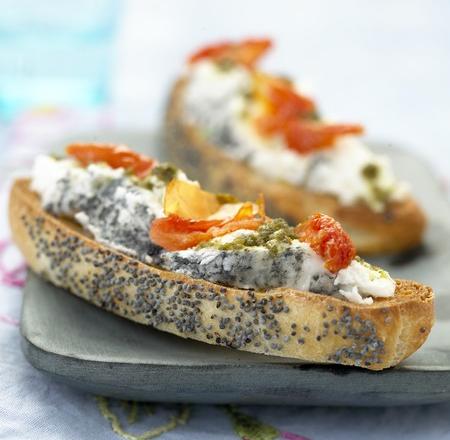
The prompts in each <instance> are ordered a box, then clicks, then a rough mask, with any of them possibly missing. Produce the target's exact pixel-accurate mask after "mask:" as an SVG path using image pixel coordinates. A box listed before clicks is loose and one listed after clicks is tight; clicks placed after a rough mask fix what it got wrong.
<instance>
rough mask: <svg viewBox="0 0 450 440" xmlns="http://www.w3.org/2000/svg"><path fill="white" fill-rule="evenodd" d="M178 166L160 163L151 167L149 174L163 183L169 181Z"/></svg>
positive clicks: (174, 174)
mask: <svg viewBox="0 0 450 440" xmlns="http://www.w3.org/2000/svg"><path fill="white" fill-rule="evenodd" d="M177 171H178V168H177V167H175V166H174V165H172V164H170V163H161V164H159V165H157V166H156V167H155V168H153V169H152V171H151V173H150V175H151V176H155V177H156V178H157V179H159V180H161V181H163V182H164V183H169V182H170V181H171V180H173V179H174V178H175V176H176V175H177Z"/></svg>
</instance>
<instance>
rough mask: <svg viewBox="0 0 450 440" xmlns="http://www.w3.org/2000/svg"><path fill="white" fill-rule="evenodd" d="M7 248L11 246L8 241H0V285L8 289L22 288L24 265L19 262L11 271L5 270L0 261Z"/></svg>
mask: <svg viewBox="0 0 450 440" xmlns="http://www.w3.org/2000/svg"><path fill="white" fill-rule="evenodd" d="M9 246H12V243H11V241H10V240H1V241H0V283H2V284H4V285H7V286H10V287H23V286H24V285H25V272H26V265H25V263H23V262H21V263H19V264H18V265H17V266H16V267H14V268H13V269H7V268H6V267H5V265H4V263H3V260H2V259H1V257H2V256H3V254H4V252H5V251H6V249H7V248H8V247H9Z"/></svg>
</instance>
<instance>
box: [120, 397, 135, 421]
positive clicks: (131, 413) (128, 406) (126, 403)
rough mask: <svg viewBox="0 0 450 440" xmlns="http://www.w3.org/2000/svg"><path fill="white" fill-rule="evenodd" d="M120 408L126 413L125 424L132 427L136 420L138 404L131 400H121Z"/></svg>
mask: <svg viewBox="0 0 450 440" xmlns="http://www.w3.org/2000/svg"><path fill="white" fill-rule="evenodd" d="M121 403H122V408H123V410H124V411H125V412H128V415H127V422H128V424H129V425H133V424H134V423H136V422H137V419H138V403H137V402H134V401H133V400H122V402H121Z"/></svg>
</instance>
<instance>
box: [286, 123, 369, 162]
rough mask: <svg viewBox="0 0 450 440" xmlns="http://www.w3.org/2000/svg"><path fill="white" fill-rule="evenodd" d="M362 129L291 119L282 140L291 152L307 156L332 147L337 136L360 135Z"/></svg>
mask: <svg viewBox="0 0 450 440" xmlns="http://www.w3.org/2000/svg"><path fill="white" fill-rule="evenodd" d="M363 132H364V128H363V127H362V126H361V125H358V124H329V125H328V124H325V123H321V122H313V121H305V120H303V121H302V120H300V119H292V120H291V121H289V122H288V123H287V124H286V126H285V128H284V139H285V141H286V144H287V146H288V147H289V148H291V149H292V150H295V151H297V152H298V153H302V154H308V153H311V152H312V151H315V150H318V149H321V148H327V147H332V146H333V144H334V142H335V140H336V138H337V137H338V136H342V135H346V134H362V133H363Z"/></svg>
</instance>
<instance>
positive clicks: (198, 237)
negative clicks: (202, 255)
mask: <svg viewBox="0 0 450 440" xmlns="http://www.w3.org/2000/svg"><path fill="white" fill-rule="evenodd" d="M264 222H265V214H264V201H263V199H262V197H261V196H260V198H259V200H258V214H257V215H255V214H254V213H253V203H250V202H246V203H243V204H242V206H241V207H240V208H239V211H238V212H237V213H236V214H235V215H234V216H233V217H232V218H228V219H214V220H192V219H185V218H182V217H180V216H179V215H176V214H171V215H169V216H168V217H165V218H160V219H156V220H155V221H154V222H153V223H152V225H151V228H150V239H151V240H152V242H153V243H155V244H157V245H159V246H161V247H163V248H164V249H166V250H168V251H177V250H183V249H188V248H190V247H193V246H196V245H198V244H199V243H202V242H203V241H207V240H210V239H212V238H214V237H221V236H222V235H226V234H229V233H230V232H234V231H237V230H238V229H251V230H256V229H258V228H259V226H261V225H262V224H263V223H264Z"/></svg>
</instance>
